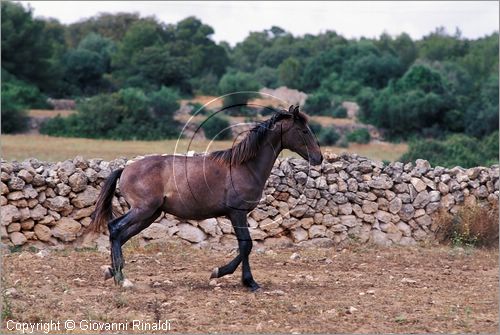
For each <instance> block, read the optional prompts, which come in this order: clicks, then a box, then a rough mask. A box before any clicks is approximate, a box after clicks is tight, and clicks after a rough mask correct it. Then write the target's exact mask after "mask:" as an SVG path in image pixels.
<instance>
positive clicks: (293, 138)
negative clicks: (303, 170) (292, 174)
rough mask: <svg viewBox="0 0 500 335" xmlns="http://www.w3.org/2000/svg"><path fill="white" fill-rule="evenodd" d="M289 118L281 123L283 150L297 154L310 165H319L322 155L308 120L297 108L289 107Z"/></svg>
mask: <svg viewBox="0 0 500 335" xmlns="http://www.w3.org/2000/svg"><path fill="white" fill-rule="evenodd" d="M287 113H288V114H290V115H291V117H289V118H286V119H284V120H283V121H282V125H281V126H282V129H281V137H282V138H281V142H282V146H283V148H284V149H289V150H291V151H293V152H296V153H298V154H299V155H300V156H301V157H302V158H304V159H305V160H307V161H308V162H309V163H310V164H311V165H319V164H321V162H322V161H323V155H322V154H321V149H320V147H319V143H318V140H317V139H316V136H314V133H313V132H312V130H311V128H310V127H309V124H308V118H307V116H306V115H305V114H304V113H301V112H299V106H298V105H297V106H296V107H294V106H293V105H292V106H290V109H289V110H288V112H287Z"/></svg>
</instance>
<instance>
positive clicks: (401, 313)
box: [2, 243, 498, 333]
mask: <svg viewBox="0 0 500 335" xmlns="http://www.w3.org/2000/svg"><path fill="white" fill-rule="evenodd" d="M293 252H298V254H299V255H300V258H299V259H296V260H291V259H290V255H291V254H292V253H293ZM232 257H234V253H230V252H222V251H214V250H198V249H194V248H190V247H186V246H179V245H173V244H168V245H163V246H159V245H153V246H148V247H146V248H141V247H138V246H137V245H136V244H134V243H130V244H129V245H128V247H127V248H125V260H126V265H125V271H124V272H125V275H126V276H127V278H129V279H130V280H132V282H134V284H135V286H134V288H132V289H123V288H119V287H115V286H114V284H113V282H112V281H110V280H109V281H104V280H103V277H102V270H101V269H100V267H101V265H104V264H108V262H109V259H108V258H109V256H108V255H107V254H103V253H99V252H97V251H94V250H86V251H75V250H71V251H70V250H63V251H52V252H50V254H49V255H47V256H45V257H43V258H40V257H38V256H37V255H35V253H34V252H30V251H22V252H16V253H12V254H8V255H4V256H3V271H2V272H3V274H2V284H3V285H2V286H3V291H2V292H3V296H4V302H3V311H2V315H3V317H4V318H3V323H2V327H3V329H4V331H6V329H5V327H6V325H7V320H15V321H19V322H39V321H50V320H52V321H64V320H67V319H72V320H75V321H77V322H80V320H89V319H91V320H94V321H99V322H102V323H105V322H126V320H128V322H129V327H130V328H128V331H127V332H128V333H130V332H133V330H132V329H131V325H132V324H131V323H132V321H131V320H134V319H140V320H148V321H151V322H154V321H155V320H170V326H171V332H183V333H184V332H190V333H200V332H203V333H209V332H210V333H212V332H224V333H256V332H257V333H441V332H442V333H466V332H467V333H469V332H470V333H496V332H497V330H498V250H495V251H491V250H490V251H488V250H479V249H465V250H464V249H457V248H455V249H452V248H447V247H415V248H398V247H393V248H388V249H381V248H376V247H371V246H359V245H357V246H354V245H353V246H350V247H349V248H347V249H344V250H342V251H336V250H333V249H327V248H308V249H281V250H275V251H273V252H269V251H268V252H257V251H255V252H254V253H253V254H252V256H251V261H252V265H253V273H254V277H255V279H256V280H257V281H258V282H259V283H260V284H261V285H262V290H261V291H260V292H258V293H250V292H248V291H247V290H246V289H245V288H243V287H242V286H241V285H240V283H239V276H240V271H239V269H238V270H237V272H236V273H235V274H234V275H232V276H229V277H226V278H221V279H218V280H217V285H216V286H214V284H215V283H214V282H212V283H211V284H209V279H208V277H209V274H210V271H211V269H212V268H213V267H215V266H219V265H222V264H225V263H226V262H227V261H228V260H229V259H231V258H232ZM12 288H15V290H16V292H12V290H10V292H9V293H6V292H7V291H9V289H12ZM6 290H7V291H6ZM353 308H354V309H353ZM12 324H13V323H12V322H11V323H10V325H11V326H12ZM7 332H8V331H7ZM59 332H66V330H65V329H64V327H62V326H61V329H60V331H59ZM59 332H58V333H59ZM75 332H79V333H88V331H83V330H81V329H80V330H79V329H77V330H76V331H75ZM95 332H98V331H95ZM137 332H141V331H137ZM143 332H144V331H142V332H141V333H143ZM146 332H147V331H146ZM105 333H107V332H105Z"/></svg>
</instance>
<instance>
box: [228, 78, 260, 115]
mask: <svg viewBox="0 0 500 335" xmlns="http://www.w3.org/2000/svg"><path fill="white" fill-rule="evenodd" d="M259 88H260V85H259V83H258V82H257V81H256V80H255V78H254V77H253V76H252V75H250V74H248V73H243V72H234V73H227V74H225V75H224V76H223V77H222V78H221V80H220V82H219V94H221V95H225V97H224V107H229V106H237V105H245V104H246V103H247V102H248V100H250V99H253V98H256V97H258V96H259V93H258V90H259Z"/></svg>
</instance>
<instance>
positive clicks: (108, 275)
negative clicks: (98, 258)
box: [104, 267, 113, 280]
mask: <svg viewBox="0 0 500 335" xmlns="http://www.w3.org/2000/svg"><path fill="white" fill-rule="evenodd" d="M111 278H113V270H111V268H110V267H107V268H106V269H104V280H108V279H111Z"/></svg>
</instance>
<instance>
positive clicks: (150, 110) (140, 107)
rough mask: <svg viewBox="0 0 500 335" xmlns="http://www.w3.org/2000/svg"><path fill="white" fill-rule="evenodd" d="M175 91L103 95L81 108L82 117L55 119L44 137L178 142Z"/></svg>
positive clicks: (45, 126) (46, 125)
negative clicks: (175, 120)
mask: <svg viewBox="0 0 500 335" xmlns="http://www.w3.org/2000/svg"><path fill="white" fill-rule="evenodd" d="M177 100H178V96H177V94H176V93H175V91H172V90H171V89H169V88H165V87H162V88H161V89H160V90H158V91H156V92H153V93H151V94H150V95H149V96H147V95H145V94H144V92H143V91H142V90H140V89H137V88H127V89H122V90H120V91H118V92H116V93H112V94H101V95H97V96H95V97H92V98H90V99H87V100H84V101H82V102H80V103H79V104H78V105H77V110H78V113H76V114H72V115H70V116H68V117H67V118H54V119H51V120H48V121H47V122H45V123H44V124H43V125H42V128H41V132H42V133H43V134H48V135H53V136H70V137H88V138H109V139H119V140H130V139H132V140H134V139H142V140H156V139H164V138H175V137H176V135H177V124H176V123H175V122H174V119H173V113H174V111H175V110H177V109H178V107H179V105H178V103H177Z"/></svg>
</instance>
